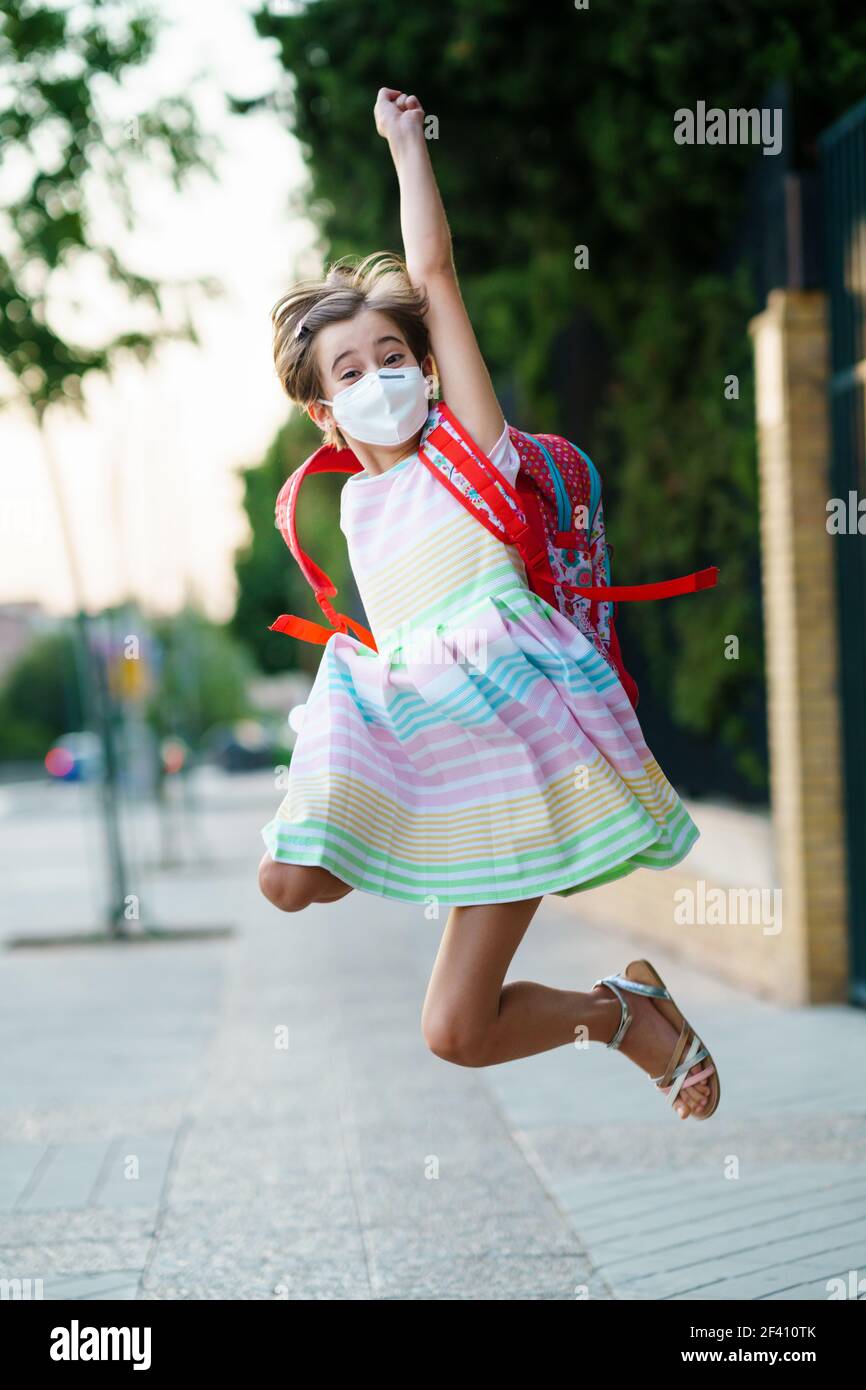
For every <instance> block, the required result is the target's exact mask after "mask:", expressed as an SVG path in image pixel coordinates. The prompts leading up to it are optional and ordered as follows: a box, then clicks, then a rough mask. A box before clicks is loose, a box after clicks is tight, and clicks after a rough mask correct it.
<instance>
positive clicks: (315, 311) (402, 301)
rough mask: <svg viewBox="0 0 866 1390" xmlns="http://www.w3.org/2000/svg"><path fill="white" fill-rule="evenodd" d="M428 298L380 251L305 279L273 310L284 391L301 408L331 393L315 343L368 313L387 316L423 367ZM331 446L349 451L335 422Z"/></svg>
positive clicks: (328, 433)
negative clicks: (322, 333) (326, 331)
mask: <svg viewBox="0 0 866 1390" xmlns="http://www.w3.org/2000/svg"><path fill="white" fill-rule="evenodd" d="M427 308H428V302H427V296H426V294H425V292H424V291H423V290H422V289H419V288H418V287H417V286H416V285H413V284H412V281H411V280H410V279H409V273H408V271H407V269H406V265H405V263H404V262H403V261H402V260H401V259H400V257H399V256H395V255H393V254H392V253H391V252H390V251H374V252H373V253H372V255H369V256H365V257H364V258H363V260H357V259H356V258H355V257H350V256H344V257H342V258H341V259H340V260H339V261H334V262H333V263H332V264H331V265H330V266H329V267H328V271H327V274H326V275H325V278H324V279H323V280H302V281H300V282H299V283H298V284H297V285H294V286H293V287H292V288H291V289H290V290H289V291H288V293H287V294H284V295H283V297H282V298H281V299H279V300H278V301H277V303H276V304H275V305H274V307H273V309H272V310H271V322H272V323H273V327H274V366H275V367H276V371H277V376H278V377H279V379H280V381H281V383H282V386H283V390H284V391H285V393H286V395H287V396H288V397H289V399H290V400H291V401H293V402H294V403H295V404H296V405H300V406H309V405H312V404H314V402H315V401H316V400H317V399H318V397H319V396H322V395H324V394H325V392H324V389H323V386H322V382H321V378H320V376H319V366H318V363H317V361H316V355H315V352H314V350H313V344H314V342H315V339H316V334H317V333H318V331H319V329H321V328H324V327H325V326H326V325H327V324H331V323H339V322H341V321H342V320H345V319H350V318H354V316H355V315H356V314H357V313H359V312H360V311H361V310H362V309H377V310H378V311H379V312H380V313H382V314H387V315H388V317H389V318H390V319H392V320H393V322H394V323H395V324H396V326H397V327H398V328H399V329H400V332H401V333H402V334H403V337H404V338H405V339H406V342H407V343H408V345H409V348H410V350H411V351H412V353H413V354H414V356H415V359H416V361H417V362H418V364H419V366H420V364H421V363H422V362H423V360H424V358H425V357H426V356H427V355H428V353H429V352H430V335H429V333H428V331H427V325H426V323H425V321H424V315H425V314H426V312H427ZM324 437H325V443H326V444H336V445H337V446H338V447H339V448H344V447H345V445H346V441H345V439H344V438H343V435H342V434H341V432H340V430H339V429H338V428H337V426H336V425H335V424H334V423H333V422H329V424H328V426H327V427H326V429H325V431H324Z"/></svg>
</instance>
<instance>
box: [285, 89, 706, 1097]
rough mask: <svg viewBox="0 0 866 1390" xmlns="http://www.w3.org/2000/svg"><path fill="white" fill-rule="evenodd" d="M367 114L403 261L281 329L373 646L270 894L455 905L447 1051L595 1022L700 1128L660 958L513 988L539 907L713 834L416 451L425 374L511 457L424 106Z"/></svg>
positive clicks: (292, 314)
mask: <svg viewBox="0 0 866 1390" xmlns="http://www.w3.org/2000/svg"><path fill="white" fill-rule="evenodd" d="M374 115H375V120H376V128H377V130H378V132H379V134H380V135H381V136H383V137H384V138H385V139H386V140H387V142H388V145H389V148H390V151H391V155H392V158H393V160H394V164H395V166H396V170H397V176H398V179H399V185H400V214H401V227H402V233H403V244H404V252H405V264H404V263H403V262H401V261H399V260H398V259H397V258H396V257H392V256H388V255H385V254H382V255H374V256H371V257H368V258H367V259H366V260H364V261H362V262H361V263H360V264H359V265H357V266H355V267H354V268H352V267H349V266H346V265H345V264H342V265H341V264H338V265H336V266H333V267H332V268H331V270H330V272H329V274H328V275H327V277H326V278H325V280H324V281H321V282H304V283H302V284H300V285H298V286H296V287H295V288H294V289H293V290H291V291H290V292H289V293H288V294H287V295H286V296H285V297H284V298H283V299H282V300H280V302H279V303H278V304H277V305H276V306H275V308H274V310H273V313H272V318H273V322H274V358H275V364H276V368H277V372H278V375H279V377H280V380H281V381H282V383H283V386H284V388H285V390H286V392H287V394H288V396H289V397H290V398H291V399H292V400H293V401H295V402H296V403H298V404H300V405H302V406H303V407H305V408H306V410H307V411H308V413H309V415H310V416H311V418H312V419H313V420H314V421H315V422H316V424H317V425H318V426H319V427H320V428H321V429H322V431H323V432H324V436H325V441H326V442H329V443H334V444H338V445H339V446H341V447H348V448H350V449H351V450H352V451H353V453H354V454H355V455H356V457H357V459H358V460H359V461H360V463H361V464H362V465H363V472H360V473H358V474H356V475H354V476H352V477H351V478H350V479H349V481H348V482H347V483H346V485H345V486H344V488H343V490H342V493H341V520H340V525H341V529H342V530H343V531H344V533H345V535H346V539H347V542H348V548H349V558H350V561H351V565H352V570H353V573H354V575H355V578H356V581H357V584H358V589H359V592H360V594H361V597H362V599H363V602H364V607H365V610H366V614H367V620H368V622H369V623H370V626H371V628H372V631H373V633H374V635H375V640H376V645H377V650H375V651H374V650H371V648H370V647H369V646H366V645H364V644H363V643H362V642H360V641H358V640H356V638H355V637H353V636H349V635H346V634H344V633H335V634H334V635H333V636H332V637H331V638H330V639H329V640H328V642H327V645H326V646H325V648H324V652H323V656H322V661H321V664H320V667H319V670H318V673H317V676H316V680H315V682H314V684H313V688H312V691H311V693H310V696H309V699H308V702H307V705H306V708H305V715H304V723H303V727H302V729H301V731H300V734H299V737H298V739H297V743H296V746H295V749H294V753H293V756H292V763H291V769H290V777H289V790H288V792H287V793H286V796H285V798H284V800H283V803H282V805H281V806H280V807H279V809H278V810H277V813H276V815H275V817H274V818H273V820H271V821H270V822H269V823H268V824H267V825H266V826H265V827H264V828H263V830H262V836H263V839H264V842H265V845H266V846H267V851H266V853H265V855H264V856H263V858H262V861H261V865H260V869H259V883H260V887H261V890H262V892H263V893H264V895H265V897H267V898H268V899H269V900H270V901H271V902H272V903H274V904H275V905H276V906H277V907H279V908H281V909H283V910H284V911H286V912H295V911H298V910H300V909H302V908H304V907H307V906H308V905H309V904H310V903H329V902H336V901H337V899H338V898H342V897H345V896H346V894H347V893H349V892H351V891H352V889H353V888H356V889H360V890H362V891H366V892H372V893H376V894H379V895H380V896H383V897H389V898H397V899H400V900H402V901H406V902H414V903H418V904H424V905H425V906H426V907H427V909H428V913H427V915H430V913H429V907H430V905H431V904H436V905H437V906H438V904H440V903H441V904H443V905H447V906H449V907H450V909H451V910H450V914H449V917H448V921H447V924H446V927H445V930H444V933H443V936H442V941H441V945H440V949H439V952H438V955H437V959H436V963H435V967H434V970H433V974H432V977H431V979H430V983H429V987H428V990H427V995H426V998H425V1001H424V1008H423V1013H422V1032H423V1035H424V1038H425V1040H426V1042H427V1044H428V1046H429V1047H430V1048H431V1049H432V1051H433V1052H434V1053H436V1054H437V1055H438V1056H440V1057H443V1058H445V1059H447V1060H448V1061H452V1062H456V1063H459V1064H461V1065H463V1066H473V1067H474V1066H489V1065H491V1064H493V1063H497V1062H505V1061H509V1060H511V1059H512V1058H516V1057H527V1056H530V1055H532V1054H534V1053H536V1052H543V1051H545V1050H546V1049H547V1048H552V1047H559V1046H562V1045H563V1044H565V1043H568V1042H574V1040H575V1035H576V1033H577V1030H578V1029H579V1028H581V1029H582V1030H583V1032H582V1036H584V1037H588V1038H589V1039H590V1040H592V1041H596V1042H603V1043H605V1044H606V1045H607V1046H608V1047H613V1048H619V1049H620V1050H621V1051H622V1052H624V1053H625V1054H626V1056H627V1057H629V1058H630V1059H631V1060H632V1061H633V1062H635V1063H636V1064H637V1065H638V1066H639V1067H641V1068H642V1069H643V1070H644V1071H646V1072H647V1073H648V1074H649V1076H650V1077H651V1079H652V1080H653V1081H654V1082H656V1084H657V1085H658V1086H659V1087H660V1089H663V1090H664V1092H665V1093H666V1095H667V1098H668V1103H669V1104H671V1105H674V1104H675V1105H676V1108H677V1111H678V1113H679V1114H680V1116H681V1117H682V1118H683V1119H685V1118H686V1117H687V1116H689V1115H695V1116H696V1117H698V1118H706V1117H707V1116H708V1115H710V1114H712V1113H713V1112H714V1110H715V1108H716V1106H717V1104H718V1099H719V1083H718V1077H717V1074H716V1071H715V1067H714V1065H713V1062H712V1059H711V1058H710V1057H709V1054H708V1053H707V1051H706V1049H705V1048H704V1047H703V1044H702V1043H701V1041H700V1039H699V1038H698V1037H697V1035H696V1034H695V1033H694V1031H693V1030H692V1029H691V1027H690V1025H689V1024H688V1023H687V1021H686V1020H685V1019H684V1017H683V1015H682V1014H681V1013H680V1011H679V1009H678V1008H677V1007H676V1005H675V1004H674V1002H673V1000H672V999H671V997H670V995H669V993H668V991H667V989H666V988H665V986H664V984H663V982H662V981H661V979H660V978H659V976H658V975H657V974H656V972H655V971H654V970H653V968H652V966H650V965H649V964H648V962H646V961H633V962H632V963H631V965H629V966H628V967H627V970H626V971H625V972H624V973H623V974H622V975H613V976H605V977H604V979H603V980H599V981H596V982H595V984H594V986H593V987H592V989H590V990H589V991H587V992H584V993H575V992H572V991H569V990H560V989H551V988H548V987H547V986H544V985H540V984H532V983H529V982H526V981H519V982H515V983H509V984H508V985H503V981H504V978H505V974H506V972H507V970H508V966H509V963H510V961H511V959H512V956H513V955H514V952H515V950H516V949H517V946H518V945H519V943H520V940H521V938H522V937H523V934H524V933H525V931H526V929H527V927H528V926H529V923H530V922H531V921H532V918H533V915H534V914H535V911H536V909H537V908H538V905H539V903H540V901H541V898H542V896H543V895H544V894H545V893H557V894H559V895H561V896H566V895H568V894H570V893H574V892H577V891H581V890H584V889H586V888H589V887H592V886H593V885H594V884H596V883H601V882H607V881H609V880H610V879H612V878H616V877H619V876H621V875H623V874H626V873H630V872H632V871H633V870H634V869H635V868H637V867H639V866H642V865H643V866H648V867H652V868H666V867H669V866H670V865H673V864H676V863H678V862H679V861H680V860H681V859H682V858H683V856H684V855H685V854H686V853H687V852H688V850H689V849H690V848H691V846H692V844H693V843H694V841H695V840H696V839H697V836H698V830H697V827H696V826H695V825H694V823H693V821H692V820H691V818H690V817H689V816H688V814H687V812H686V811H685V808H684V807H683V805H682V803H681V802H680V800H679V798H678V796H677V795H676V793H675V791H674V790H673V788H672V787H671V786H670V784H669V783H668V782H667V780H666V779H665V777H664V776H663V774H662V772H661V770H660V769H659V767H658V765H657V763H656V762H655V760H654V759H653V757H652V755H651V753H650V752H649V749H648V748H647V746H646V744H645V743H644V741H643V737H642V735H641V731H640V727H639V725H638V722H637V720H636V718H635V716H634V713H633V710H632V707H631V705H630V703H629V701H628V699H627V697H626V694H625V692H624V690H623V688H622V685H621V684H620V682H619V681H618V680H617V679H616V676H615V675H613V674H612V673H611V670H610V668H609V667H608V665H607V664H606V662H605V661H604V660H602V658H601V657H600V656H599V654H598V652H597V651H596V649H595V647H594V645H593V643H592V642H590V641H589V640H588V638H587V637H586V636H584V635H583V633H582V632H580V631H579V630H578V628H576V627H575V626H574V625H573V624H572V623H571V622H569V621H568V619H567V618H565V617H563V615H562V614H560V613H559V612H558V611H556V610H555V609H553V608H552V607H551V606H550V605H548V604H547V603H545V601H544V600H543V599H540V598H539V597H538V596H537V595H535V594H534V593H532V592H531V591H530V589H529V587H528V585H527V582H526V574H525V569H524V566H523V562H522V561H521V559H520V557H519V555H518V553H517V550H516V548H515V547H514V546H509V545H504V544H502V543H501V542H500V541H499V540H498V539H497V538H496V537H495V536H493V535H491V534H490V532H488V531H487V530H486V529H485V528H484V527H483V526H481V525H479V523H478V522H477V520H476V519H475V518H474V517H473V516H472V515H470V513H469V512H467V511H466V510H465V509H464V507H463V506H462V505H461V504H460V503H459V502H458V501H457V500H455V498H454V497H453V496H452V495H451V494H450V493H449V491H448V490H447V488H445V487H443V486H442V485H441V483H439V482H438V481H437V480H436V479H435V478H433V477H432V476H431V475H430V473H429V472H428V470H427V469H426V468H425V467H424V466H423V465H422V464H421V462H420V459H419V457H418V454H417V446H418V443H419V440H420V437H421V433H422V429H423V426H424V424H425V423H426V421H427V418H428V411H429V409H430V400H429V396H430V394H431V390H432V387H433V383H434V381H435V377H434V376H433V371H434V361H435V369H436V376H438V381H439V385H440V387H441V393H442V397H443V399H444V400H445V401H446V402H447V404H448V406H449V407H450V410H451V411H452V412H453V414H454V415H455V416H456V418H457V419H458V420H459V421H460V422H461V424H462V425H463V426H465V429H466V431H467V433H468V435H469V436H470V437H471V438H472V439H473V440H474V441H476V443H477V445H478V446H479V448H480V449H481V450H483V451H484V453H485V454H486V455H487V456H488V458H489V459H490V460H491V461H492V463H493V464H494V465H495V466H496V467H498V468H499V470H500V471H501V472H502V473H503V474H505V475H506V476H507V477H508V479H509V480H510V481H511V482H513V481H514V479H515V477H516V475H517V470H518V465H519V458H518V454H517V451H516V449H515V447H514V445H513V443H512V442H511V439H510V437H509V433H508V426H507V425H506V422H505V420H504V418H503V414H502V410H501V409H500V406H499V402H498V400H497V398H496V394H495V392H494V390H493V386H492V384H491V381H490V377H489V375H488V373H487V369H486V367H485V364H484V360H483V358H482V356H481V353H480V351H479V347H478V344H477V342H476V339H475V335H474V332H473V330H472V325H471V323H470V321H469V318H468V316H467V313H466V310H465V308H464V305H463V301H462V298H461V294H460V290H459V287H458V283H457V277H456V274H455V270H454V265H453V260H452V250H451V238H450V233H449V229H448V224H447V221H446V218H445V213H444V210H443V207H442V203H441V200H440V197H439V193H438V189H437V186H436V182H435V178H434V175H433V170H432V168H431V164H430V158H429V154H428V148H427V142H426V140H425V136H424V129H423V123H424V112H423V110H422V108H421V106H420V103H419V102H418V100H417V99H416V98H415V97H414V96H407V95H406V94H404V93H402V92H399V91H396V90H393V89H391V88H388V87H383V88H382V89H381V90H380V92H379V94H378V97H377V100H376V104H375V111H374ZM434 639H435V648H434V646H433V642H434ZM469 645H472V646H473V649H475V648H477V647H478V646H479V645H480V646H481V647H483V653H484V659H483V661H481V662H479V661H477V660H476V659H474V658H468V657H467V655H466V650H465V649H466V648H467V647H468V646H469ZM579 768H580V769H583V771H584V773H585V776H584V777H583V778H581V777H578V776H576V771H577V769H579ZM436 915H438V913H437V914H436Z"/></svg>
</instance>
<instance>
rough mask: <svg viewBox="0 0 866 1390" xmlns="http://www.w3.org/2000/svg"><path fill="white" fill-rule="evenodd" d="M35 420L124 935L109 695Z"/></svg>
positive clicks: (55, 481) (111, 901)
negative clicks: (95, 738) (96, 747)
mask: <svg viewBox="0 0 866 1390" xmlns="http://www.w3.org/2000/svg"><path fill="white" fill-rule="evenodd" d="M37 423H38V426H39V433H40V438H41V441H42V451H43V457H44V459H45V463H46V468H47V471H48V477H49V480H50V483H51V489H52V491H53V493H54V501H55V505H56V507H57V515H58V518H59V521H60V532H61V536H62V538H63V548H64V551H65V554H66V563H67V565H68V568H69V579H70V583H71V585H72V592H73V596H74V600H75V608H76V613H75V620H74V628H73V630H74V632H75V634H76V643H75V647H76V662H77V666H78V678H79V684H80V686H81V706H82V710H83V712H84V715H85V719H86V720H87V721H88V722H89V723H92V724H93V725H95V728H96V732H97V733H98V735H99V739H100V742H101V745H102V761H103V772H102V776H101V777H100V779H99V784H100V808H101V811H102V824H103V830H104V832H105V845H106V852H107V862H108V869H109V884H108V904H107V911H106V926H107V928H108V931H109V933H110V935H112V936H117V937H119V936H124V935H126V917H125V915H124V909H125V906H126V897H127V891H126V889H127V882H126V864H125V862H124V857H123V843H122V839H121V835H120V824H119V820H118V814H117V756H116V744H115V740H114V732H113V729H112V727H111V709H110V700H111V696H110V692H109V690H108V682H107V679H106V674H105V667H104V664H103V661H102V659H101V657H100V656H99V655H98V654H94V651H93V647H92V643H91V640H90V634H91V622H90V615H89V614H88V612H87V609H86V605H85V602H84V586H83V584H82V581H81V571H80V569H79V567H78V557H77V555H76V551H75V545H74V542H73V539H72V527H71V525H70V522H69V516H68V514H67V511H66V504H65V499H64V496H63V487H62V485H61V482H60V473H59V470H58V468H57V461H56V459H55V457H54V452H53V450H52V447H51V441H50V439H49V437H48V431H47V429H46V427H45V419H44V415H43V414H40V416H39V418H38V422H37Z"/></svg>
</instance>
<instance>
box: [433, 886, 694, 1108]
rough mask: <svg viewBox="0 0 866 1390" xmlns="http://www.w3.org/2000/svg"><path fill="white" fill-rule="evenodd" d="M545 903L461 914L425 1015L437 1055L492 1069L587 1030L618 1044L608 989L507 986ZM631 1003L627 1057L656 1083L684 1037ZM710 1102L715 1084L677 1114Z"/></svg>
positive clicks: (642, 1004)
mask: <svg viewBox="0 0 866 1390" xmlns="http://www.w3.org/2000/svg"><path fill="white" fill-rule="evenodd" d="M540 901H541V899H540V898H532V899H528V900H527V901H524V902H514V903H499V904H492V905H484V906H478V907H454V908H452V909H451V912H450V914H449V917H448V921H447V923H446V925H445V930H444V932H443V934H442V941H441V943H440V946H439V952H438V954H437V956H436V963H435V965H434V967H433V972H432V974H431V976H430V983H429V985H428V988H427V994H426V997H425V1000H424V1008H423V1011H422V1017H421V1030H422V1032H423V1034H424V1039H425V1041H426V1042H427V1045H428V1047H430V1049H431V1050H432V1051H433V1052H435V1053H436V1054H437V1056H440V1057H443V1058H445V1060H447V1061H450V1062H456V1063H457V1064H458V1065H461V1066H469V1067H486V1066H493V1065H496V1064H497V1063H499V1062H510V1061H513V1060H514V1059H515V1058H517V1057H531V1056H533V1055H534V1054H535V1053H538V1052H546V1051H548V1050H549V1049H550V1048H552V1047H562V1046H563V1045H564V1044H566V1043H573V1042H574V1041H575V1039H576V1037H577V1035H578V1029H580V1028H583V1029H585V1033H583V1034H581V1036H585V1037H586V1038H587V1039H588V1040H589V1041H591V1042H603V1043H607V1042H609V1041H610V1039H611V1038H612V1037H613V1035H614V1033H615V1031H616V1029H617V1027H618V1026H619V1021H620V1006H619V1002H618V1000H617V999H615V998H614V996H613V994H612V993H610V992H609V991H608V990H607V989H604V988H603V987H601V986H599V987H598V988H597V989H594V990H592V991H590V992H588V993H585V994H583V993H579V992H576V991H573V990H564V989H552V988H550V987H549V986H548V985H539V984H535V983H534V982H531V981H528V980H520V981H516V982H514V983H512V984H508V985H505V986H504V987H503V980H504V979H505V974H506V972H507V970H508V967H509V965H510V963H511V960H512V957H513V955H514V952H515V951H516V950H517V947H518V946H519V945H520V942H521V940H522V939H523V935H524V933H525V932H526V929H527V927H528V926H529V924H530V922H531V921H532V918H533V916H534V915H535V912H536V910H537V908H538V905H539V903H540ZM629 1002H630V1004H631V1006H632V1011H633V1015H634V1017H633V1022H632V1024H631V1027H630V1028H629V1030H628V1032H627V1033H626V1036H625V1039H624V1040H623V1042H622V1044H621V1046H620V1051H621V1052H623V1053H624V1054H625V1056H626V1057H629V1058H630V1059H631V1060H632V1061H634V1062H635V1063H636V1064H637V1065H638V1066H640V1067H641V1069H642V1070H643V1071H645V1072H647V1073H648V1074H649V1075H651V1076H659V1075H661V1073H662V1072H663V1071H664V1068H665V1066H666V1065H667V1061H668V1058H669V1057H670V1054H671V1052H672V1050H673V1047H674V1044H675V1043H676V1041H677V1033H676V1031H675V1030H674V1029H673V1028H672V1026H671V1025H670V1024H669V1023H668V1022H667V1020H666V1019H665V1018H664V1017H663V1016H662V1015H661V1014H660V1013H659V1011H658V1009H656V1008H655V1007H654V1005H653V1004H652V1003H651V1002H650V1001H649V1000H647V999H643V998H641V997H640V996H634V997H630V1000H629ZM700 1065H701V1064H699V1063H696V1064H695V1066H694V1067H693V1068H692V1069H691V1070H692V1071H695V1070H699V1069H700ZM708 1096H709V1087H708V1086H707V1083H706V1082H699V1083H698V1084H697V1085H695V1086H690V1087H689V1088H688V1090H687V1091H684V1092H681V1094H680V1096H679V1097H677V1107H676V1108H677V1109H678V1110H679V1112H680V1113H681V1114H682V1115H683V1118H685V1116H686V1115H688V1114H689V1112H690V1111H691V1110H692V1109H694V1108H695V1107H696V1106H697V1104H698V1102H699V1101H703V1102H704V1103H706V1099H707V1097H708Z"/></svg>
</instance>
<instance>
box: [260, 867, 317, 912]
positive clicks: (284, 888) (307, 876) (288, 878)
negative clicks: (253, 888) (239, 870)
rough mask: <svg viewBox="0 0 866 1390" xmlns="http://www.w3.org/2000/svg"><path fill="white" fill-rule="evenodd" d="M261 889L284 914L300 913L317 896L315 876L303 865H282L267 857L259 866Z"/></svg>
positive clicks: (269, 900)
mask: <svg viewBox="0 0 866 1390" xmlns="http://www.w3.org/2000/svg"><path fill="white" fill-rule="evenodd" d="M259 888H260V889H261V891H262V893H263V894H264V896H265V897H266V898H267V900H268V902H271V903H273V905H274V907H278V908H280V910H281V911H282V912H300V911H301V910H302V909H303V908H305V907H309V905H310V903H311V902H312V901H313V899H314V898H315V896H316V881H315V876H314V875H313V874H311V873H310V871H309V869H308V868H307V867H306V866H305V865H303V864H281V863H280V862H279V861H278V860H275V859H271V858H270V857H269V856H266V857H265V858H264V859H263V860H262V862H261V864H260V865H259Z"/></svg>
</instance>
